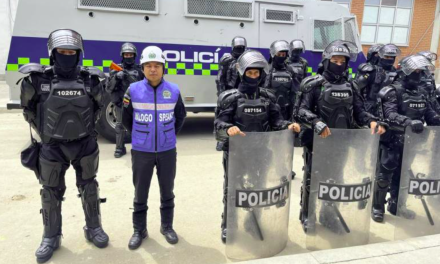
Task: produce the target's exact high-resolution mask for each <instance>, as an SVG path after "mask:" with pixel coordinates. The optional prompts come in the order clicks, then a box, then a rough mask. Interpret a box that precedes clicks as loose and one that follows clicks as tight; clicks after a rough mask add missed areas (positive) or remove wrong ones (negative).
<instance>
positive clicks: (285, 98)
mask: <svg viewBox="0 0 440 264" xmlns="http://www.w3.org/2000/svg"><path fill="white" fill-rule="evenodd" d="M288 52H289V43H287V41H285V40H277V41H274V42H273V43H272V44H271V45H270V61H269V62H270V63H271V67H270V69H269V74H268V75H267V77H266V82H265V83H264V88H267V89H270V90H271V91H272V92H273V93H274V94H275V97H276V98H277V99H276V100H277V101H276V102H277V104H278V105H279V106H280V107H281V114H282V115H283V118H284V120H289V119H290V118H291V117H292V113H293V104H294V101H295V96H296V92H297V91H298V90H299V84H300V83H299V82H298V80H297V79H296V78H294V77H293V75H292V72H291V71H289V70H288V69H287V64H286V60H287V54H288Z"/></svg>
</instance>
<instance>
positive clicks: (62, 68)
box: [52, 50, 80, 79]
mask: <svg viewBox="0 0 440 264" xmlns="http://www.w3.org/2000/svg"><path fill="white" fill-rule="evenodd" d="M79 54H80V52H79V51H77V52H76V54H75V55H64V54H61V53H58V51H57V50H54V51H53V53H52V55H53V61H54V71H55V73H56V75H58V76H60V77H62V78H66V79H73V78H75V77H76V75H77V66H78V63H79Z"/></svg>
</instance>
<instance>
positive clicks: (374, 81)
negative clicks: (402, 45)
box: [354, 44, 400, 115]
mask: <svg viewBox="0 0 440 264" xmlns="http://www.w3.org/2000/svg"><path fill="white" fill-rule="evenodd" d="M373 53H374V52H372V54H373ZM378 54H379V61H378V63H377V65H374V64H373V62H374V61H375V59H372V62H370V63H363V64H361V65H359V67H358V73H357V75H356V79H355V81H354V84H355V86H356V87H357V89H359V91H360V92H361V94H362V95H363V97H364V98H365V100H366V102H365V106H366V108H367V111H368V112H370V113H372V114H373V115H377V106H376V105H377V104H376V98H377V94H378V93H379V91H380V89H382V88H383V87H385V86H387V85H389V84H391V83H392V82H393V81H394V79H395V78H396V76H397V73H396V68H394V66H393V65H394V62H395V60H396V57H397V56H399V55H400V49H399V48H398V47H397V46H396V45H394V44H386V45H384V46H383V47H381V48H380V49H379V51H378ZM372 56H373V55H372Z"/></svg>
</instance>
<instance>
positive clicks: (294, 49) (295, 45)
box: [289, 39, 306, 61]
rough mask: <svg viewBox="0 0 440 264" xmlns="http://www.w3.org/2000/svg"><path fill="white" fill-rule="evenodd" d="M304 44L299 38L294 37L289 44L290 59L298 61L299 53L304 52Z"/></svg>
mask: <svg viewBox="0 0 440 264" xmlns="http://www.w3.org/2000/svg"><path fill="white" fill-rule="evenodd" d="M305 50H306V46H305V45H304V41H302V40H301V39H294V40H292V41H291V42H290V45H289V56H290V59H291V60H292V61H299V58H300V55H301V53H304V52H305Z"/></svg>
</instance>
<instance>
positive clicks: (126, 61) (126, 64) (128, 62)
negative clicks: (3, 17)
mask: <svg viewBox="0 0 440 264" xmlns="http://www.w3.org/2000/svg"><path fill="white" fill-rule="evenodd" d="M135 59H136V57H135V56H133V57H131V58H124V55H123V54H122V64H123V65H124V68H131V67H133V65H134V62H135Z"/></svg>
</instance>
